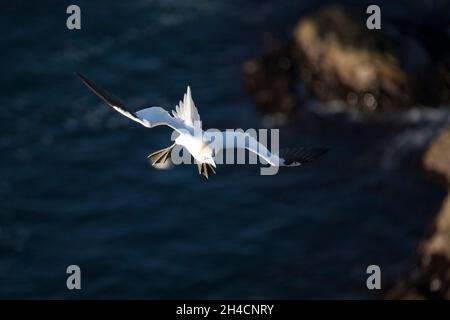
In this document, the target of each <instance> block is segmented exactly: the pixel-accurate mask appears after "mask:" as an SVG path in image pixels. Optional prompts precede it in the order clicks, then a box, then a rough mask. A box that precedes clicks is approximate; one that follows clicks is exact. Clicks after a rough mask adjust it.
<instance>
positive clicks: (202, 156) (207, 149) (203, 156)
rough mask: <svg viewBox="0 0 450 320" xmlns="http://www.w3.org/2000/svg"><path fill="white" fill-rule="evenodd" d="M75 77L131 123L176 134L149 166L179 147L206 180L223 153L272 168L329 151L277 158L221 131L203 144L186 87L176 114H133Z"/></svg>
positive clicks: (303, 150)
mask: <svg viewBox="0 0 450 320" xmlns="http://www.w3.org/2000/svg"><path fill="white" fill-rule="evenodd" d="M75 75H76V76H77V77H78V78H79V79H80V80H81V81H82V82H83V83H84V84H85V85H86V86H87V87H88V88H89V89H90V90H92V91H93V92H94V93H95V94H96V95H97V96H99V97H100V98H101V99H102V100H103V101H105V102H106V103H107V104H108V105H110V106H111V107H113V108H114V109H115V110H116V111H118V112H120V113H121V114H123V115H124V116H126V117H128V118H130V119H131V120H134V121H136V122H138V123H140V124H141V125H143V126H144V127H147V128H153V127H156V126H160V125H165V126H168V127H170V128H172V129H173V130H175V131H177V133H178V136H177V138H176V139H175V143H174V144H172V145H171V146H170V147H167V148H165V149H162V150H159V151H156V152H153V153H151V154H150V155H149V156H148V158H149V159H150V161H151V164H152V165H155V164H159V163H164V162H165V161H166V160H167V159H168V158H169V156H170V154H171V151H172V149H173V148H174V147H175V146H176V145H181V146H183V147H184V148H186V149H187V150H188V151H189V153H190V154H191V155H192V156H193V157H194V159H195V160H196V161H197V166H198V171H199V174H203V175H204V176H205V177H206V178H208V169H209V170H211V171H212V172H214V173H216V172H215V170H214V169H215V168H216V162H215V161H214V158H215V155H217V154H218V152H219V151H220V150H223V149H229V148H237V149H247V150H249V151H251V152H253V153H255V154H256V155H258V156H259V157H261V158H262V159H264V160H265V161H266V162H267V163H269V164H270V165H271V166H289V167H290V166H298V165H301V164H303V163H308V162H311V161H313V160H314V159H316V158H318V157H319V156H321V155H322V154H324V153H325V152H326V151H328V149H326V148H311V147H299V148H289V149H281V150H280V153H279V155H276V154H273V153H271V152H270V151H269V150H267V148H266V147H265V146H264V145H263V144H262V143H259V142H258V141H257V140H256V139H255V138H253V137H251V136H250V135H249V134H247V133H244V132H239V131H222V132H221V134H222V137H223V138H222V139H218V140H210V141H205V138H204V136H205V135H204V134H203V133H204V131H203V129H202V124H201V121H200V115H199V114H198V110H197V108H196V107H195V105H194V101H193V100H192V95H191V89H190V87H189V86H188V87H187V92H186V94H185V95H184V97H183V101H180V102H179V104H178V105H177V106H176V107H175V110H172V115H171V114H169V112H167V111H166V110H164V109H163V108H161V107H150V108H144V109H141V110H139V111H137V112H134V111H131V110H130V109H129V108H128V107H127V106H126V105H125V103H124V102H123V101H122V100H120V99H119V98H117V97H116V96H114V95H113V94H111V93H109V92H107V91H106V90H104V89H102V88H100V87H98V86H96V85H95V84H94V83H92V82H91V81H89V80H88V79H86V78H85V77H84V76H82V75H81V74H79V73H76V72H75ZM199 132H200V134H198V133H199ZM194 133H195V134H194ZM236 141H237V144H236Z"/></svg>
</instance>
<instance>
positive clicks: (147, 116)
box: [75, 73, 185, 131]
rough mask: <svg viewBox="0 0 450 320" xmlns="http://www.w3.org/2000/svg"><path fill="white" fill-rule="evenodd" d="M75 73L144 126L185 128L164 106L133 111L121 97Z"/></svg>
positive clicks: (115, 106)
mask: <svg viewBox="0 0 450 320" xmlns="http://www.w3.org/2000/svg"><path fill="white" fill-rule="evenodd" d="M75 75H76V76H77V77H78V78H79V79H80V80H81V82H83V83H84V84H85V85H86V87H88V88H89V89H90V90H91V91H92V92H94V93H95V94H96V95H97V96H99V97H100V98H101V99H102V100H103V101H105V102H106V103H107V104H108V105H110V106H111V107H113V108H114V109H115V110H116V111H118V112H120V113H121V114H123V115H124V116H126V117H127V118H130V119H131V120H134V121H136V122H138V123H140V124H142V125H143V126H144V127H147V128H152V127H156V126H160V125H166V126H169V127H171V128H172V129H174V130H178V131H179V130H181V129H185V126H184V124H183V123H182V122H181V121H180V120H178V119H175V118H173V117H172V116H171V115H170V114H169V113H168V112H167V111H166V110H164V109H163V108H160V107H152V108H146V109H142V110H140V111H137V112H134V111H131V110H130V109H129V108H128V107H127V106H126V104H125V103H124V102H123V101H122V100H121V99H120V98H118V97H116V96H114V95H113V94H112V93H109V92H108V91H106V90H104V89H102V88H100V87H98V86H96V85H95V84H94V83H92V82H91V81H89V80H88V79H86V78H85V77H84V76H82V75H81V74H79V73H75Z"/></svg>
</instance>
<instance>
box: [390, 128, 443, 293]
mask: <svg viewBox="0 0 450 320" xmlns="http://www.w3.org/2000/svg"><path fill="white" fill-rule="evenodd" d="M423 162H424V167H425V169H426V170H428V171H431V172H433V173H435V174H439V175H441V176H442V180H445V181H447V184H450V128H448V129H447V130H445V131H444V132H443V133H442V134H441V135H440V136H439V137H438V138H437V139H436V140H435V141H434V142H433V143H432V144H431V146H430V147H429V149H428V151H427V152H426V153H425V156H424V161H423ZM417 253H418V263H417V265H416V266H415V271H414V272H413V273H412V274H414V277H413V276H411V277H410V279H409V280H406V281H405V280H404V281H401V282H400V283H398V284H397V285H396V286H394V287H393V288H392V289H391V290H389V291H388V293H387V294H386V295H385V298H387V299H409V298H412V297H422V298H426V299H450V192H449V194H448V195H447V196H446V198H445V199H444V201H443V204H442V206H441V209H440V210H439V212H438V214H437V216H436V217H435V219H434V221H433V223H432V229H431V231H430V232H429V236H428V237H427V238H426V239H425V240H424V241H423V242H422V243H421V244H420V245H419V248H418V252H417Z"/></svg>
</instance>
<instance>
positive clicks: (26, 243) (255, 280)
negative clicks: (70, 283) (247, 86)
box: [0, 0, 448, 299]
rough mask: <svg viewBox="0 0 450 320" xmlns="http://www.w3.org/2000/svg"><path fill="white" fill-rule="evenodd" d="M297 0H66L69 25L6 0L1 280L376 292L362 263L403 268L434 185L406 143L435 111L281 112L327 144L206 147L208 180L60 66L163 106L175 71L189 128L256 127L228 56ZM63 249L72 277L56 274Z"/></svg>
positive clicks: (258, 42) (208, 290) (30, 290)
mask: <svg viewBox="0 0 450 320" xmlns="http://www.w3.org/2000/svg"><path fill="white" fill-rule="evenodd" d="M73 2H74V1H73ZM313 2H314V1H297V2H290V1H273V2H272V3H266V4H263V3H261V2H259V1H248V2H241V1H209V0H208V1H203V0H195V1H191V0H187V1H186V0H185V1H181V0H169V1H148V0H139V1H132V2H131V1H130V2H128V1H114V2H111V3H107V2H93V1H75V2H74V3H76V4H78V5H79V6H80V7H81V14H82V29H81V30H79V31H70V30H68V29H67V28H66V18H67V14H66V13H65V10H66V7H67V5H69V4H71V3H68V2H67V3H66V2H64V1H62V2H61V1H40V2H39V4H37V3H34V2H31V1H14V2H8V3H4V4H3V5H2V10H1V12H0V21H1V22H0V26H1V29H0V35H1V36H0V44H1V48H2V50H1V51H2V52H1V53H0V57H1V59H0V64H1V72H2V76H1V77H0V88H1V89H0V90H1V93H0V132H1V134H0V155H1V156H0V298H308V299H309V298H345V299H352V298H375V297H376V296H377V294H378V293H379V292H372V291H369V290H367V288H366V279H367V276H368V275H367V274H366V268H367V266H369V265H372V264H376V265H379V266H380V268H381V271H382V285H383V288H384V287H385V286H387V285H388V284H389V283H390V282H391V281H394V280H395V279H397V278H398V277H401V276H402V275H405V274H406V272H407V271H408V270H409V268H410V266H411V265H412V263H413V262H414V248H415V247H416V245H417V244H418V242H419V240H420V239H421V238H422V237H423V236H424V235H425V232H426V230H427V226H428V224H429V221H430V217H432V216H433V214H435V213H436V212H437V210H438V207H439V203H440V200H441V198H442V196H443V193H442V190H441V189H440V188H439V186H437V185H435V184H434V183H433V182H432V181H431V180H430V179H428V178H427V176H426V175H425V174H424V173H423V171H422V170H421V169H420V155H421V152H422V151H423V149H424V148H425V146H426V145H427V143H428V142H429V141H430V139H432V138H433V137H434V136H435V135H436V134H437V132H438V131H439V129H440V128H442V126H443V125H444V124H445V123H446V122H447V121H448V113H447V112H445V111H442V110H439V109H428V108H423V107H419V106H417V107H414V108H413V109H411V111H408V112H404V113H402V114H399V115H397V116H395V117H387V118H386V119H384V120H383V121H382V123H383V124H381V125H380V124H373V123H366V122H365V121H364V120H361V119H360V118H358V117H356V119H355V117H351V116H349V117H348V119H344V120H340V121H337V123H334V124H333V125H325V124H323V125H308V124H305V125H304V126H303V125H301V122H298V123H297V124H298V125H287V126H285V127H282V128H281V129H280V130H281V142H280V144H281V145H282V146H296V145H317V146H326V147H329V148H330V149H331V150H330V152H329V153H328V154H326V155H325V156H324V157H323V158H322V159H320V161H317V162H316V163H314V164H311V165H309V166H304V167H300V168H283V169H284V170H280V172H279V173H278V174H277V175H275V176H261V175H260V174H259V173H260V172H259V167H258V166H254V165H253V166H251V165H246V166H244V165H239V166H225V165H222V166H219V167H218V168H217V174H216V175H214V176H211V177H210V179H209V180H207V181H206V180H205V179H204V178H202V177H201V176H199V175H198V172H197V168H196V167H195V166H194V165H191V166H188V165H182V166H176V167H173V168H172V169H170V170H156V169H154V168H152V167H151V166H150V165H149V163H148V161H147V155H148V154H149V153H150V152H153V151H155V150H158V149H161V148H164V147H167V146H169V145H170V144H171V141H170V130H169V129H167V128H163V127H158V128H155V129H151V130H149V129H146V128H144V127H142V126H139V125H138V124H137V123H135V122H132V121H130V120H129V119H127V118H124V117H123V116H121V115H120V114H118V113H117V112H115V111H114V110H112V109H111V108H109V107H108V106H107V105H105V104H104V103H103V102H102V101H101V100H100V99H98V98H97V97H96V96H94V95H93V94H92V93H91V92H89V91H88V90H87V89H86V88H85V87H84V86H83V85H82V84H81V83H80V82H79V81H78V80H77V79H76V78H75V76H74V75H73V72H74V71H78V72H81V73H83V74H84V75H85V76H87V77H88V78H90V79H92V80H93V81H94V82H96V83H98V84H100V85H101V86H103V87H105V88H108V89H109V90H110V91H112V92H114V93H115V94H116V95H118V96H120V97H122V98H123V99H124V100H125V101H127V103H129V104H130V105H131V106H133V107H135V108H136V109H138V108H139V107H142V106H152V105H159V106H162V107H165V108H168V109H171V108H173V107H174V106H175V105H176V104H177V103H178V101H179V100H180V99H181V98H182V95H183V93H184V92H185V89H186V87H187V85H190V86H191V88H192V92H193V98H194V101H195V103H196V105H197V107H198V109H199V112H200V115H201V117H202V120H203V125H204V127H205V128H219V129H226V128H243V129H247V128H261V127H263V126H264V121H263V117H262V115H261V114H260V113H259V112H258V111H257V109H256V108H255V106H254V105H253V104H252V101H251V100H250V98H249V97H248V96H247V95H246V93H245V91H244V89H243V85H242V78H241V66H242V63H243V62H244V61H245V60H246V59H248V58H250V57H252V56H254V55H257V54H260V53H261V52H262V48H263V42H264V41H263V39H264V34H266V33H267V32H271V33H275V34H277V35H280V37H283V36H286V37H287V36H288V35H289V32H290V30H291V27H292V26H293V25H294V23H295V21H296V19H297V18H298V17H299V15H300V14H302V13H305V12H308V11H309V10H312V9H313V8H314V6H316V5H317V2H314V5H313V4H312V3H313ZM348 2H351V3H355V1H348ZM386 3H387V2H386ZM401 3H403V4H405V3H407V2H405V1H399V2H396V4H395V5H394V4H391V5H390V6H389V7H388V8H389V10H390V11H389V12H391V13H392V14H401V11H399V9H398V6H400V4H401ZM406 6H407V4H406ZM399 12H400V13H399ZM318 123H320V121H318ZM326 123H329V122H326ZM69 265H78V266H80V268H81V270H82V282H81V283H82V290H79V291H77V290H73V291H70V290H68V289H67V288H66V278H67V276H68V275H67V274H66V268H67V267H68V266H69Z"/></svg>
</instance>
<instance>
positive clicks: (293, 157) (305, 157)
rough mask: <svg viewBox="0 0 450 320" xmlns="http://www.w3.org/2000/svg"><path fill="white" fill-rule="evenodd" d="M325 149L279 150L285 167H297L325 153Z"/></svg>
mask: <svg viewBox="0 0 450 320" xmlns="http://www.w3.org/2000/svg"><path fill="white" fill-rule="evenodd" d="M327 151H328V149H327V148H320V147H319V148H318V147H299V148H289V149H281V150H280V158H281V159H283V164H284V165H285V166H299V165H301V164H304V163H309V162H312V161H314V160H315V159H317V158H318V157H320V156H321V155H323V154H324V153H325V152H327Z"/></svg>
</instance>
